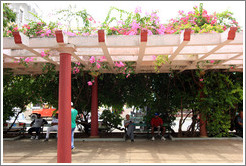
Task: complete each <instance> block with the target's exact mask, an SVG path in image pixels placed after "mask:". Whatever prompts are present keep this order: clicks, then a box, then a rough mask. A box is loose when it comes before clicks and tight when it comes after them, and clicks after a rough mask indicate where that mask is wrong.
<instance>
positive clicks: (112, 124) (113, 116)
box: [99, 110, 123, 129]
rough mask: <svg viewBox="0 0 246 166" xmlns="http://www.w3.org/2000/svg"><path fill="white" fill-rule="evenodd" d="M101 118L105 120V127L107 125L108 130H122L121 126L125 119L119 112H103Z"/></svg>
mask: <svg viewBox="0 0 246 166" xmlns="http://www.w3.org/2000/svg"><path fill="white" fill-rule="evenodd" d="M99 118H100V119H102V120H103V125H105V126H106V128H116V129H121V128H120V126H121V122H122V120H123V118H122V117H121V116H120V113H119V112H111V111H110V110H103V112H102V114H101V116H100V117H99Z"/></svg>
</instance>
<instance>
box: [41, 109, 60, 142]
mask: <svg viewBox="0 0 246 166" xmlns="http://www.w3.org/2000/svg"><path fill="white" fill-rule="evenodd" d="M50 131H58V113H56V114H55V116H54V117H53V119H52V122H51V126H50V127H49V128H48V129H47V133H46V138H45V140H44V142H46V141H48V140H49V135H50ZM57 134H58V133H57ZM56 138H57V135H56Z"/></svg>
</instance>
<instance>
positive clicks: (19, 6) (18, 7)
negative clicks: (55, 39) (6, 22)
mask: <svg viewBox="0 0 246 166" xmlns="http://www.w3.org/2000/svg"><path fill="white" fill-rule="evenodd" d="M9 7H10V8H11V9H12V10H13V11H14V12H15V13H16V24H17V25H18V27H21V26H22V25H24V24H28V23H29V21H28V19H29V20H34V21H38V20H37V19H36V18H35V17H34V16H33V15H32V14H30V13H29V11H30V12H32V13H34V14H36V15H38V16H39V15H40V9H39V8H38V6H37V5H36V4H35V3H11V4H10V5H9ZM21 11H23V14H22V16H21ZM21 17H22V19H21Z"/></svg>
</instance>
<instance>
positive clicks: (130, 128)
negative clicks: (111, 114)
mask: <svg viewBox="0 0 246 166" xmlns="http://www.w3.org/2000/svg"><path fill="white" fill-rule="evenodd" d="M124 126H125V128H126V139H127V136H129V137H131V142H134V129H135V125H134V122H133V121H132V120H130V115H129V114H127V115H126V120H125V121H124Z"/></svg>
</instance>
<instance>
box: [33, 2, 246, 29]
mask: <svg viewBox="0 0 246 166" xmlns="http://www.w3.org/2000/svg"><path fill="white" fill-rule="evenodd" d="M35 3H36V4H37V6H38V7H39V9H40V10H41V11H42V13H41V17H42V18H43V19H44V20H45V21H46V22H49V21H54V20H51V19H52V18H53V19H55V17H54V16H52V15H51V13H52V12H54V11H55V10H59V9H65V8H67V7H68V6H69V4H71V5H75V4H76V8H77V9H78V10H83V9H86V10H87V12H88V13H89V14H91V15H92V16H93V18H94V19H95V20H96V21H97V22H98V21H100V22H103V21H104V20H105V18H106V16H107V13H108V11H109V9H110V7H111V6H114V7H117V8H119V9H123V10H126V11H132V12H133V11H134V10H135V8H136V7H141V9H142V12H143V13H145V12H148V13H151V12H152V11H153V10H158V11H159V14H158V15H159V16H160V21H161V23H167V21H168V20H169V19H171V18H175V17H177V16H178V11H179V10H183V11H184V12H185V13H187V12H189V11H191V10H193V7H194V6H199V4H200V3H203V8H204V9H206V10H207V11H208V14H213V13H214V12H222V11H225V10H227V9H228V10H229V11H231V12H233V13H234V15H233V16H234V17H235V18H236V20H237V21H238V22H239V25H240V26H241V27H243V29H244V28H245V2H244V1H50V2H48V1H43V2H42V1H39V2H37V1H36V2H35ZM56 20H57V18H56ZM56 20H55V21H56Z"/></svg>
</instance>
